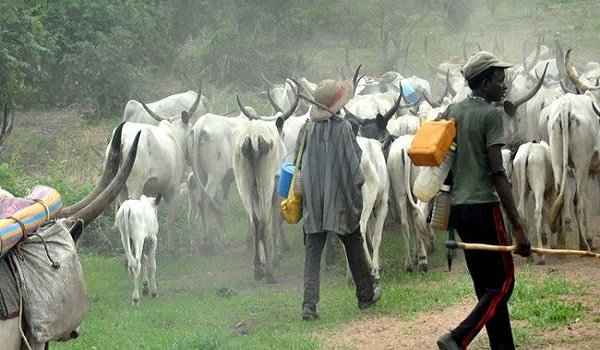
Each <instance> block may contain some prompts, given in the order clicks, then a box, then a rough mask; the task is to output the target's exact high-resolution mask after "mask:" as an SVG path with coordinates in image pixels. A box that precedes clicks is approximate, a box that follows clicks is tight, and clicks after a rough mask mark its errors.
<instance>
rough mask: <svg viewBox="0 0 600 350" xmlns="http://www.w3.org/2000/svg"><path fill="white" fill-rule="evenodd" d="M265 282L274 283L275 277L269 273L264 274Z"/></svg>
mask: <svg viewBox="0 0 600 350" xmlns="http://www.w3.org/2000/svg"><path fill="white" fill-rule="evenodd" d="M265 282H266V283H268V284H275V283H277V281H276V280H275V278H274V277H273V275H271V274H268V275H266V279H265Z"/></svg>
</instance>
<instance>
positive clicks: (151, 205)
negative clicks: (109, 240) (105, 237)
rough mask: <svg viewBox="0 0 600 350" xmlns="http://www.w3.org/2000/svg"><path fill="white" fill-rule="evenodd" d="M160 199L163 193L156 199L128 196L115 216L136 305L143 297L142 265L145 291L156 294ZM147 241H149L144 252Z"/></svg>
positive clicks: (146, 293)
mask: <svg viewBox="0 0 600 350" xmlns="http://www.w3.org/2000/svg"><path fill="white" fill-rule="evenodd" d="M159 202H160V197H156V199H154V198H151V197H146V196H144V195H142V196H140V199H128V200H126V201H125V202H123V204H121V207H120V208H119V211H118V212H117V216H116V217H115V225H116V226H117V228H118V229H119V232H120V233H121V242H122V243H123V249H124V250H125V256H126V257H127V270H129V275H130V276H131V279H132V282H133V295H132V296H131V300H132V305H133V306H138V304H139V301H140V292H139V290H138V278H139V276H140V269H141V272H142V273H143V280H142V285H143V286H144V289H143V290H142V292H143V293H144V295H148V293H150V294H151V295H152V297H156V292H157V289H156V243H157V236H158V217H157V215H158V213H157V207H158V203H159ZM144 245H146V249H145V252H144ZM148 275H149V276H148ZM148 277H150V278H148Z"/></svg>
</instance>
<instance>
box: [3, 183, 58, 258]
mask: <svg viewBox="0 0 600 350" xmlns="http://www.w3.org/2000/svg"><path fill="white" fill-rule="evenodd" d="M61 207H62V199H61V196H60V194H59V193H58V192H57V191H56V190H55V189H53V188H51V187H48V186H36V187H34V188H33V190H32V191H31V193H29V195H27V197H26V198H0V257H2V256H4V255H5V254H6V253H7V252H8V251H9V250H10V249H11V248H12V247H14V246H15V245H16V244H17V243H18V242H19V241H21V240H22V239H23V238H24V237H25V235H27V234H30V233H33V232H35V231H36V230H37V228H38V227H39V226H40V225H42V224H44V223H46V222H48V221H50V220H51V219H52V218H53V217H54V215H55V214H56V213H58V211H59V210H60V209H61Z"/></svg>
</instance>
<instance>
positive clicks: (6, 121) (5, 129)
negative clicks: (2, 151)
mask: <svg viewBox="0 0 600 350" xmlns="http://www.w3.org/2000/svg"><path fill="white" fill-rule="evenodd" d="M12 129H13V118H12V110H11V109H10V108H9V107H8V103H5V104H4V112H3V113H2V124H0V145H2V143H3V142H4V140H6V138H7V137H8V135H10V133H11V132H12Z"/></svg>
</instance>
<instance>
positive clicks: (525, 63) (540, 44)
mask: <svg viewBox="0 0 600 350" xmlns="http://www.w3.org/2000/svg"><path fill="white" fill-rule="evenodd" d="M541 46H542V34H540V35H539V36H538V42H537V47H536V48H535V55H534V56H533V60H532V61H531V67H527V59H526V57H525V58H523V68H524V69H525V71H530V70H531V68H533V67H535V65H536V64H537V62H538V61H539V60H540V51H541Z"/></svg>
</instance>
